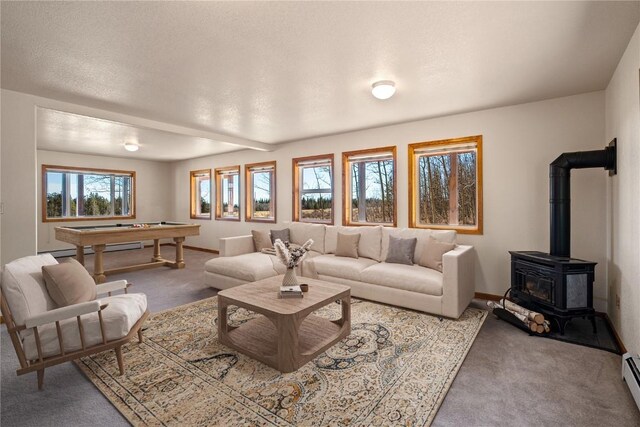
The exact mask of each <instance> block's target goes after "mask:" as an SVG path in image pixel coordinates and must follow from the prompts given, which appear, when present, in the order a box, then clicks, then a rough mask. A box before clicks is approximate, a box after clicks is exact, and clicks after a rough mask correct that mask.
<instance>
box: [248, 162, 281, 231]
mask: <svg viewBox="0 0 640 427" xmlns="http://www.w3.org/2000/svg"><path fill="white" fill-rule="evenodd" d="M244 171H245V185H246V188H245V197H246V204H245V221H256V222H276V162H275V161H273V162H264V163H253V164H248V165H245V167H244Z"/></svg>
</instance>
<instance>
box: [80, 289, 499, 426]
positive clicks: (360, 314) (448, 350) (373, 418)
mask: <svg viewBox="0 0 640 427" xmlns="http://www.w3.org/2000/svg"><path fill="white" fill-rule="evenodd" d="M339 308H340V307H339V305H338V304H331V305H330V306H328V307H325V308H323V309H321V310H319V311H318V312H316V314H318V315H321V316H325V317H327V318H331V319H338V318H339V317H340V312H339ZM216 316H217V298H216V297H213V298H209V299H206V300H202V301H198V302H196V303H193V304H189V305H185V306H180V307H177V308H175V309H171V310H168V311H165V312H162V313H158V314H156V315H154V316H153V317H152V318H151V320H150V321H148V324H147V327H146V330H145V332H144V336H145V340H144V342H143V343H142V344H139V343H138V342H137V341H136V342H134V343H131V344H128V345H127V346H126V347H123V353H124V358H125V365H126V368H127V372H126V375H124V376H118V365H117V363H116V359H115V355H114V352H112V351H110V352H106V353H103V354H100V355H97V356H92V357H86V358H83V359H82V360H80V361H78V365H79V366H80V368H81V369H82V371H84V373H85V374H86V375H87V376H88V377H89V379H90V380H91V381H92V382H93V383H94V384H95V385H96V387H98V389H100V391H101V392H102V393H104V395H105V396H106V397H107V398H108V399H109V400H110V401H111V402H112V403H113V404H114V405H115V406H116V408H118V410H119V411H120V412H121V413H122V414H123V415H124V416H125V417H126V418H127V419H128V420H129V421H130V422H131V423H132V424H133V425H135V426H142V425H150V426H156V425H180V426H191V425H194V426H195V425H198V426H218V425H219V426H239V425H242V426H249V425H251V426H253V425H256V426H325V425H332V426H333V425H336V426H347V425H357V426H371V425H405V426H409V425H411V426H422V425H429V424H430V423H431V422H432V421H433V418H434V417H435V414H436V412H437V411H438V408H439V407H440V404H441V403H442V401H443V400H444V397H445V395H446V393H447V390H448V389H449V387H450V386H451V383H452V382H453V379H454V378H455V376H456V373H457V372H458V369H459V368H460V366H461V365H462V362H463V360H464V358H465V356H466V354H467V352H468V351H469V348H470V347H471V344H472V343H473V341H474V339H475V337H476V335H477V333H478V331H479V330H480V327H481V326H482V324H483V322H484V320H485V318H486V316H487V312H486V311H484V310H478V309H474V308H468V309H467V310H466V311H465V312H464V313H463V315H462V316H461V317H460V319H458V320H449V319H444V320H442V321H441V320H439V319H438V318H437V317H435V316H431V315H428V314H424V313H418V312H415V311H410V310H405V309H401V308H397V307H391V306H386V305H382V304H376V303H373V302H369V301H361V300H352V312H351V316H352V327H351V329H352V332H351V335H349V336H348V337H347V338H345V339H344V340H342V341H341V342H340V343H338V344H336V345H335V346H334V347H332V348H331V349H329V350H328V351H326V352H325V353H323V354H321V355H319V356H318V357H317V358H316V359H315V360H313V361H312V362H309V363H307V364H306V365H305V366H303V367H302V368H300V369H299V370H298V371H296V372H293V373H290V374H281V373H280V372H278V371H276V370H274V369H272V368H270V367H268V366H266V365H264V364H262V363H260V362H257V361H255V360H253V359H251V358H249V357H247V356H244V355H243V354H240V353H237V352H235V351H232V350H231V349H229V348H227V347H224V346H222V345H220V344H218V341H217V333H216V325H215V322H216V320H215V319H216ZM254 316H256V314H255V313H252V312H250V311H247V310H245V309H239V308H236V310H235V311H233V310H232V311H231V312H230V320H231V321H230V324H231V325H234V326H237V325H238V324H241V323H243V322H246V321H247V320H249V319H251V318H252V317H254Z"/></svg>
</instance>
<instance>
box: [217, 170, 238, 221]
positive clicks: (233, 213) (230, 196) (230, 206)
mask: <svg viewBox="0 0 640 427" xmlns="http://www.w3.org/2000/svg"><path fill="white" fill-rule="evenodd" d="M215 176H216V193H217V197H216V219H219V220H229V221H240V166H229V167H224V168H216V170H215Z"/></svg>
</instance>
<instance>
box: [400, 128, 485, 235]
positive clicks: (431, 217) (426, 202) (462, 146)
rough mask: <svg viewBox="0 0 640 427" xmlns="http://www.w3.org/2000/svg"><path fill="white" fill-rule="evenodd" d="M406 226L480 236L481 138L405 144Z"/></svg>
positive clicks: (473, 137)
mask: <svg viewBox="0 0 640 427" xmlns="http://www.w3.org/2000/svg"><path fill="white" fill-rule="evenodd" d="M409 179H410V184H409V185H410V191H411V194H410V198H409V203H410V206H409V226H410V227H415V228H440V229H453V230H457V231H458V232H460V233H470V234H482V136H470V137H464V138H456V139H448V140H442V141H431V142H421V143H417V144H410V145H409Z"/></svg>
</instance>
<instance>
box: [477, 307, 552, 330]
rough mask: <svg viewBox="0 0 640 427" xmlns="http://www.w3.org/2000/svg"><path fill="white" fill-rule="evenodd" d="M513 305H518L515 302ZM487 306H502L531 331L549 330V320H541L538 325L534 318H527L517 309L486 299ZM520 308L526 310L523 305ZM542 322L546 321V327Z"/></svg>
mask: <svg viewBox="0 0 640 427" xmlns="http://www.w3.org/2000/svg"><path fill="white" fill-rule="evenodd" d="M514 305H516V306H517V307H520V306H519V305H517V304H514ZM487 306H489V307H490V308H504V309H506V310H507V311H508V312H509V313H511V314H513V315H514V316H515V317H516V318H517V319H518V320H520V321H521V322H522V323H523V324H524V325H525V326H526V327H527V328H529V330H530V331H531V332H535V333H538V334H542V333H545V332H549V331H550V330H551V329H550V328H549V321H547V320H545V321H543V324H542V325H540V324H538V323H537V322H536V321H535V320H531V319H529V318H528V317H527V316H526V315H524V314H522V313H519V312H517V311H512V310H510V309H509V306H507V307H503V306H502V304H498V303H497V302H495V301H487ZM520 308H522V309H523V310H526V309H525V308H523V307H520ZM537 314H539V313H537ZM544 322H546V327H545V323H544Z"/></svg>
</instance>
